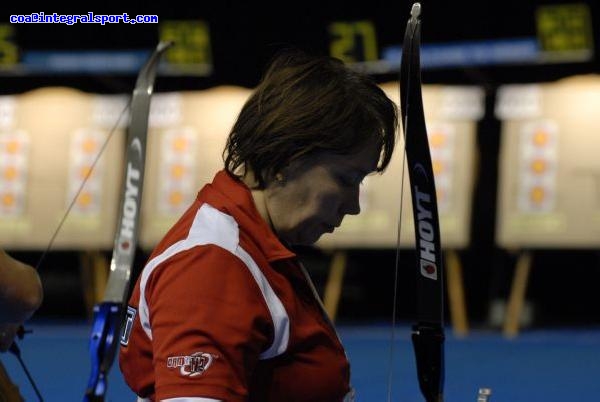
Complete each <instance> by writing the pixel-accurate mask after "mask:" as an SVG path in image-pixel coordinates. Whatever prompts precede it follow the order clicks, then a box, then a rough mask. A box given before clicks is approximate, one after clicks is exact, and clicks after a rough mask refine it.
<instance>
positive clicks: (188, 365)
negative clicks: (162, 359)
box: [167, 352, 218, 377]
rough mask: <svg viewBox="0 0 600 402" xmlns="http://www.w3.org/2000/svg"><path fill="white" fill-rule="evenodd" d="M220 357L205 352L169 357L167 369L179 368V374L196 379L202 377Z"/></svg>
mask: <svg viewBox="0 0 600 402" xmlns="http://www.w3.org/2000/svg"><path fill="white" fill-rule="evenodd" d="M217 358H218V356H215V355H212V354H210V353H205V352H196V353H192V354H191V355H189V356H169V357H167V368H169V369H176V368H179V374H181V375H182V376H184V377H196V376H199V375H202V374H203V373H204V372H205V371H206V370H208V368H209V367H210V365H211V364H212V362H213V360H214V359H217Z"/></svg>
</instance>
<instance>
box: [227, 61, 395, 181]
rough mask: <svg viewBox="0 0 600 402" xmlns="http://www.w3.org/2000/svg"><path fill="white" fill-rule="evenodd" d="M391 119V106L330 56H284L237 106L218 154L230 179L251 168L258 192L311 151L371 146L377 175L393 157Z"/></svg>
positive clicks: (358, 75)
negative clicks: (377, 156) (376, 147)
mask: <svg viewBox="0 0 600 402" xmlns="http://www.w3.org/2000/svg"><path fill="white" fill-rule="evenodd" d="M397 119H398V117H397V107H396V105H395V103H394V102H393V101H392V100H390V99H389V98H388V97H387V96H386V94H385V93H384V92H383V90H382V89H381V88H380V87H379V86H378V85H377V84H376V83H375V81H374V80H373V79H372V78H371V77H369V76H366V75H363V74H361V73H358V72H356V71H353V70H351V69H349V68H347V67H346V66H345V65H344V64H343V62H342V61H340V60H338V59H335V58H332V57H314V56H310V55H308V54H306V53H304V52H301V51H299V50H285V51H283V52H281V53H279V54H278V55H276V57H275V58H274V59H273V61H272V63H271V65H270V67H269V68H268V70H267V72H266V73H265V75H264V76H263V78H262V80H261V82H260V83H259V84H258V86H257V87H256V89H255V90H254V92H253V94H252V95H251V96H250V98H249V99H248V100H247V101H246V103H245V104H244V106H243V107H242V110H241V112H240V114H239V116H238V118H237V121H236V122H235V124H234V126H233V128H232V130H231V133H230V134H229V138H228V139H227V145H226V147H225V150H224V151H223V157H224V161H225V168H226V169H227V171H228V172H229V173H230V174H233V175H235V174H236V170H237V169H238V168H239V167H245V168H250V169H252V171H253V172H254V175H255V177H256V179H257V181H258V184H259V187H260V188H264V186H265V182H266V181H267V180H270V179H272V177H273V176H274V175H275V174H276V173H278V172H280V171H281V170H282V169H283V168H285V166H286V165H287V164H289V163H290V162H291V161H293V160H296V159H298V158H300V157H302V156H304V155H307V154H309V153H311V152H313V151H317V150H326V151H331V152H333V153H338V154H350V153H353V152H356V151H357V150H359V149H360V148H361V147H363V146H364V145H365V144H368V143H371V142H376V143H377V144H379V146H380V147H381V157H380V161H379V164H378V166H377V171H378V172H382V171H383V170H384V169H385V168H386V167H387V165H388V164H389V162H390V159H391V157H392V153H393V151H394V146H395V143H396V127H397V123H398V121H397Z"/></svg>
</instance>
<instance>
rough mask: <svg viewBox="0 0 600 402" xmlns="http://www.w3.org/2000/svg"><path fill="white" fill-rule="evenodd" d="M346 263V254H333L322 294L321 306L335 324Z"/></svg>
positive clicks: (338, 251)
mask: <svg viewBox="0 0 600 402" xmlns="http://www.w3.org/2000/svg"><path fill="white" fill-rule="evenodd" d="M346 261H347V258H346V252H345V251H342V250H337V251H335V252H334V253H333V258H332V259H331V265H330V266H329V275H328V277H327V283H326V284H325V291H324V294H323V305H324V306H325V311H326V312H327V315H329V319H330V320H331V322H335V317H336V315H337V310H338V305H339V303H340V296H341V294H342V285H343V283H344V274H345V273H346Z"/></svg>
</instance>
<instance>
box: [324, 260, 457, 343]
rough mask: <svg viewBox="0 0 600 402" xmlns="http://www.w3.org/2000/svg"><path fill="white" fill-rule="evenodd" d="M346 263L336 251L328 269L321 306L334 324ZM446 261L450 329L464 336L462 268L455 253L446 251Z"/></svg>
mask: <svg viewBox="0 0 600 402" xmlns="http://www.w3.org/2000/svg"><path fill="white" fill-rule="evenodd" d="M346 261H347V259H346V252H345V251H341V250H338V251H336V252H334V254H333V258H332V260H331V265H330V268H329V276H328V278H327V283H326V285H325V292H324V295H323V304H324V306H325V311H327V314H328V315H329V318H330V319H331V321H332V322H335V318H336V315H337V310H338V306H339V302H340V296H341V293H342V286H343V282H344V274H345V272H346ZM446 261H447V278H448V285H447V286H448V297H449V299H450V313H451V317H452V327H453V329H454V333H455V334H456V335H457V336H466V335H467V334H468V332H469V325H468V320H467V313H466V307H465V296H464V289H463V279H462V267H461V264H460V259H459V258H458V254H457V253H456V251H453V250H449V251H447V252H446Z"/></svg>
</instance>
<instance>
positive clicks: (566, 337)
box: [0, 322, 600, 402]
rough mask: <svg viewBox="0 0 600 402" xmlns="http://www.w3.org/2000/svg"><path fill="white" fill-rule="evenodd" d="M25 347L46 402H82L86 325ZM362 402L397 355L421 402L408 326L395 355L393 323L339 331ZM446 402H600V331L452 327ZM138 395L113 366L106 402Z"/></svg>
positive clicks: (10, 361)
mask: <svg viewBox="0 0 600 402" xmlns="http://www.w3.org/2000/svg"><path fill="white" fill-rule="evenodd" d="M29 327H30V328H31V329H33V331H34V332H33V334H30V335H28V336H27V337H26V338H25V339H24V340H22V341H20V343H19V345H20V347H21V350H22V356H23V359H24V360H25V363H26V364H27V366H28V368H29V371H30V372H31V374H32V376H33V377H34V379H35V380H36V382H37V383H38V387H39V388H40V391H41V393H42V395H43V397H44V400H45V401H47V402H51V401H81V400H82V396H83V393H84V390H85V386H86V383H87V378H88V375H89V370H90V358H89V354H88V338H89V330H90V329H89V327H88V326H87V324H82V323H79V324H56V323H41V322H40V323H33V324H31V325H29ZM339 332H340V337H341V338H342V340H343V342H344V344H345V346H346V349H347V352H348V356H349V358H350V361H351V363H352V378H353V385H354V387H355V388H356V391H357V401H359V402H371V401H373V402H384V401H387V395H388V378H389V377H390V361H391V360H393V370H392V371H391V372H392V398H391V400H392V401H400V402H422V401H423V398H422V397H421V395H420V392H419V389H418V385H417V379H416V374H415V366H414V356H413V351H412V346H411V343H410V333H409V329H408V326H400V327H398V329H397V330H396V333H395V339H396V341H395V342H394V347H393V359H390V349H391V348H390V336H391V335H390V329H389V326H388V327H386V326H342V327H340V328H339ZM0 359H1V360H2V362H3V363H4V365H5V367H6V369H7V371H8V373H9V374H10V376H11V377H12V379H13V381H14V382H15V383H16V384H17V385H18V386H19V388H20V390H21V394H22V395H23V396H24V398H25V400H26V401H36V400H37V398H36V396H35V393H34V391H33V389H32V388H31V386H30V385H29V384H28V382H27V379H26V376H25V374H24V373H23V370H22V369H21V367H20V365H19V363H18V362H17V360H16V359H15V358H14V356H12V355H10V354H2V355H0ZM445 384H446V385H445V401H447V402H476V400H477V390H478V388H480V387H483V386H485V387H490V388H491V389H492V392H493V395H492V397H491V398H490V401H491V402H520V401H522V402H538V401H539V402H571V401H574V402H578V401H600V328H594V329H582V328H578V329H561V330H528V331H524V332H522V333H521V334H520V335H519V336H518V337H517V338H515V339H512V340H507V339H504V338H503V337H502V336H501V335H500V334H499V333H498V332H492V331H473V332H472V333H471V334H469V336H467V337H466V338H462V339H457V338H454V337H453V336H452V334H451V333H450V331H447V340H446V381H445ZM134 400H135V397H134V395H133V394H132V393H131V391H130V390H129V389H128V388H127V386H126V385H125V383H124V382H123V379H122V378H121V376H120V373H119V370H118V365H117V364H116V362H115V364H114V365H113V368H112V370H111V372H110V377H109V386H108V392H107V398H106V401H114V402H121V401H124V402H125V401H127V402H132V401H134Z"/></svg>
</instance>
